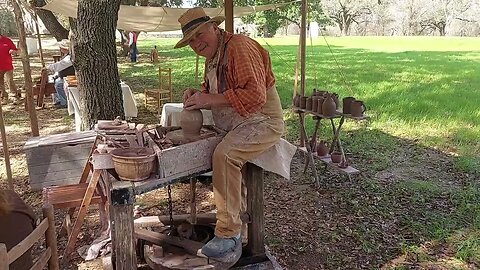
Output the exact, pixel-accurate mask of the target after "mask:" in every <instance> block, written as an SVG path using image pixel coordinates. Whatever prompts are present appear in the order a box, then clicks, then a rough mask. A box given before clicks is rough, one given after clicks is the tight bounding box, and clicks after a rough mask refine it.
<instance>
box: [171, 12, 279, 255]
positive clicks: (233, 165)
mask: <svg viewBox="0 0 480 270" xmlns="http://www.w3.org/2000/svg"><path fill="white" fill-rule="evenodd" d="M224 19H225V18H224V17H223V16H217V17H214V18H210V17H209V16H207V15H206V13H205V11H204V10H203V9H202V8H199V7H198V8H192V9H189V10H188V11H186V12H185V13H184V14H183V15H182V16H181V17H180V18H179V19H178V21H179V22H180V25H181V27H182V32H183V38H182V39H181V40H180V41H179V42H178V43H177V44H176V45H175V48H180V47H184V46H187V45H189V46H190V48H191V49H192V50H193V51H194V52H195V53H196V54H197V55H200V56H203V57H205V76H204V80H205V82H204V83H203V84H202V87H201V89H198V90H197V89H187V90H185V92H184V94H183V101H184V109H185V110H194V109H211V110H212V115H213V121H214V122H215V125H216V126H217V127H219V128H221V129H223V130H225V131H227V134H226V135H225V137H224V138H223V140H222V141H221V142H220V143H219V144H218V145H217V147H216V148H215V151H214V153H213V156H212V164H213V165H212V167H213V174H212V180H213V195H214V199H215V205H216V207H217V215H216V218H217V223H216V226H215V237H214V238H213V239H212V240H210V241H209V242H208V243H207V244H206V245H204V246H203V247H202V249H201V254H203V255H205V256H207V257H210V258H215V259H216V260H220V261H224V262H234V261H236V260H238V258H239V257H240V255H241V249H242V248H241V246H242V245H241V232H242V234H244V233H245V231H246V230H245V226H244V225H242V221H241V220H240V213H241V212H243V211H245V210H246V187H245V183H244V182H243V177H242V168H243V166H244V165H245V164H246V163H247V162H248V161H249V160H252V159H255V158H256V157H258V156H260V155H261V154H262V153H263V152H265V151H266V150H267V149H269V148H270V147H272V146H274V145H275V144H276V143H277V142H278V141H279V140H280V138H281V136H282V134H283V132H284V122H283V112H282V106H281V103H280V98H279V95H278V92H277V90H276V88H275V76H274V74H273V71H272V64H271V61H270V56H269V53H268V51H267V50H265V49H264V48H263V47H262V46H261V45H260V44H258V42H256V41H255V40H253V39H251V38H249V37H247V36H245V35H241V34H232V33H229V32H226V31H224V30H222V29H220V28H219V27H218V25H219V24H220V23H221V22H223V20H224Z"/></svg>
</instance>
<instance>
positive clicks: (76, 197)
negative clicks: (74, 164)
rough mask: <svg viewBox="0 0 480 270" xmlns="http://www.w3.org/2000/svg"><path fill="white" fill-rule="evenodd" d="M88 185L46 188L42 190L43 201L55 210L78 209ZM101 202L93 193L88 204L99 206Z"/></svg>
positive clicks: (97, 195) (98, 196)
mask: <svg viewBox="0 0 480 270" xmlns="http://www.w3.org/2000/svg"><path fill="white" fill-rule="evenodd" d="M87 187H88V183H81V184H75V185H67V186H55V187H46V188H44V189H43V201H44V202H45V203H49V204H52V205H53V207H54V208H55V209H61V208H70V207H78V206H79V205H80V204H81V203H82V200H83V197H84V196H85V192H86V190H87ZM101 201H102V198H101V197H100V195H99V194H98V193H97V192H96V191H95V193H94V194H93V197H92V201H91V203H90V204H99V203H100V202H101Z"/></svg>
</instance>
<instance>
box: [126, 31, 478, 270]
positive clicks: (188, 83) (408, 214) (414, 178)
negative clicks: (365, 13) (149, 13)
mask: <svg viewBox="0 0 480 270" xmlns="http://www.w3.org/2000/svg"><path fill="white" fill-rule="evenodd" d="M176 41H177V39H157V40H153V39H148V40H140V41H139V49H140V53H141V58H142V59H143V60H142V61H141V62H140V63H137V64H130V63H127V64H121V65H119V70H120V73H121V78H122V79H123V80H125V81H127V82H128V83H129V84H130V85H131V86H132V89H134V90H135V91H137V92H141V91H142V89H145V88H151V87H154V86H155V85H156V84H157V80H158V79H157V77H156V74H157V71H156V68H155V66H156V65H161V66H164V67H171V68H172V69H173V74H174V75H173V77H174V78H173V85H174V91H175V99H176V100H177V101H180V97H181V93H182V89H184V88H186V87H192V86H195V85H198V84H195V55H194V54H193V52H192V51H191V50H190V49H189V48H188V47H187V48H183V49H180V50H173V45H174V44H175V42H176ZM258 41H259V42H260V43H261V44H263V45H264V46H265V47H266V48H267V49H268V50H269V51H270V54H271V58H272V63H273V69H274V72H275V75H276V79H277V89H278V91H279V93H280V96H281V100H282V106H283V108H284V115H285V119H286V121H287V124H288V133H287V134H286V137H287V139H289V140H290V141H296V140H298V137H299V135H298V134H299V133H298V123H297V118H296V115H295V114H293V113H292V111H291V110H290V106H291V103H292V96H293V85H294V76H295V65H296V61H297V60H296V59H297V49H298V37H287V38H285V37H282V38H273V39H258ZM326 42H328V44H329V46H330V47H328V46H327V45H326ZM311 43H313V46H312V45H311ZM308 44H309V45H308V47H307V63H306V66H307V73H306V78H307V81H306V91H307V93H311V92H312V89H313V88H321V89H326V90H328V91H332V92H337V93H338V94H339V95H340V97H345V96H354V97H356V98H357V99H361V100H363V101H365V103H366V105H367V107H368V111H367V114H368V115H369V116H370V119H369V120H368V121H367V122H363V123H357V122H352V121H349V122H347V123H346V125H345V129H344V133H343V138H344V139H343V143H344V145H345V146H346V149H348V150H347V151H348V152H350V153H353V154H352V155H355V156H356V157H358V159H356V160H355V165H356V166H357V165H358V166H359V167H360V168H361V169H362V170H364V171H366V173H365V174H364V176H363V178H362V180H361V181H358V182H357V183H355V184H354V185H355V188H337V187H336V186H335V185H334V184H331V183H328V182H327V183H326V184H325V187H324V188H325V189H327V190H329V191H331V190H334V192H335V193H336V194H337V196H338V197H339V198H342V201H343V200H345V201H344V202H345V203H347V205H348V207H347V208H348V209H349V211H347V212H346V213H345V214H348V213H351V212H353V213H357V215H360V216H363V217H366V219H369V218H371V220H372V223H371V224H377V223H378V222H377V221H378V220H396V221H398V223H399V224H401V226H400V227H399V228H397V229H395V230H396V231H394V232H392V233H393V234H395V237H393V238H394V240H395V241H393V240H392V241H393V242H392V243H400V244H398V246H397V247H394V248H393V249H395V248H399V249H401V252H402V253H404V254H406V255H407V256H408V255H412V254H414V255H415V257H416V258H424V257H425V258H427V259H426V260H428V258H430V257H431V256H430V255H428V254H424V253H425V251H424V250H423V248H422V241H427V240H428V241H436V240H438V241H445V242H448V243H450V244H449V246H453V249H454V250H455V252H454V257H455V258H456V259H458V260H461V261H464V262H474V263H477V266H478V265H480V243H479V240H478V235H479V233H480V191H479V188H478V187H479V186H478V179H479V177H480V158H479V157H480V140H479V138H480V106H479V103H480V38H452V37H326V38H325V39H324V38H323V37H320V38H317V39H314V40H313V41H311V40H308ZM153 45H157V47H158V50H159V53H160V57H161V59H162V60H161V63H160V64H156V65H154V64H150V63H146V61H145V59H144V58H148V57H149V52H150V49H151V48H152V47H153ZM200 62H201V63H200V72H201V73H202V70H203V61H202V60H201V61H200ZM200 77H201V76H200ZM307 129H308V130H310V131H312V130H313V121H311V120H309V121H307ZM330 133H331V132H330ZM322 135H324V136H331V134H329V132H328V131H327V130H322ZM419 149H422V151H424V152H425V151H427V150H428V149H430V150H431V149H435V151H437V150H438V151H440V152H438V153H441V154H436V157H434V158H433V157H432V158H429V157H428V155H423V154H422V155H421V154H418V153H419V151H420V150H419ZM424 152H422V153H424ZM440 155H441V156H442V157H441V158H438V156H440ZM403 156H406V157H407V158H408V163H407V162H405V160H404V159H403ZM447 159H448V160H452V164H453V168H451V169H450V168H447V167H445V166H447V165H444V163H443V162H444V160H447ZM398 164H407V165H406V167H409V168H410V167H411V168H412V169H411V170H409V171H408V173H406V174H405V177H404V178H405V181H400V182H395V183H388V184H385V183H380V182H378V181H376V180H375V179H374V176H375V175H376V174H378V173H380V172H383V171H385V170H388V169H391V168H395V166H396V165H398ZM445 164H446V163H445ZM423 168H425V170H430V171H433V172H435V171H438V173H433V174H431V175H428V174H427V175H425V174H422V170H423ZM427 168H428V169H427ZM450 173H451V174H452V175H453V176H452V175H450ZM447 174H448V175H447ZM443 175H445V179H443V178H444V177H443ZM455 175H457V176H458V175H461V176H460V177H457V176H455ZM448 177H451V178H455V179H470V180H469V181H463V180H462V181H463V182H462V183H461V184H460V185H458V183H457V184H455V185H454V184H450V182H448V181H447V180H446V179H447V178H448ZM448 179H450V178H448ZM352 185H353V184H352ZM358 198H366V199H365V200H358ZM372 200H373V201H372ZM363 220H364V219H362V222H363ZM362 222H360V225H359V227H358V228H355V229H354V233H355V234H356V238H357V240H358V243H359V245H361V247H362V249H363V251H364V252H365V253H366V254H369V253H372V254H375V253H377V254H378V253H382V252H385V251H384V250H383V249H382V245H383V242H382V239H379V236H378V235H379V233H380V234H381V233H382V231H383V232H384V233H385V235H384V239H385V237H386V238H388V237H390V236H389V233H390V232H388V230H387V232H385V229H384V228H383V227H382V226H381V225H371V226H367V227H362V226H363V225H362V224H363V223H362ZM380 238H381V237H380ZM332 241H333V240H332ZM384 242H385V241H384ZM333 243H335V241H333ZM392 245H396V244H392ZM399 246H400V247H399ZM333 261H335V260H333ZM340 262H341V260H340ZM340 265H341V263H340ZM327 266H328V265H327ZM331 267H336V265H335V264H333V263H332V265H331ZM462 269H463V268H462Z"/></svg>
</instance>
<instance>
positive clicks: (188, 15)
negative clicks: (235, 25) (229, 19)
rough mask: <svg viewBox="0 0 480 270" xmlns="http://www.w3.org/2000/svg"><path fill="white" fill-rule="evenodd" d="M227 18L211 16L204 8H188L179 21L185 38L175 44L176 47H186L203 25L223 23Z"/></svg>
mask: <svg viewBox="0 0 480 270" xmlns="http://www.w3.org/2000/svg"><path fill="white" fill-rule="evenodd" d="M224 20H225V17H224V16H216V17H213V18H210V17H209V16H207V14H206V13H205V11H204V10H203V8H201V7H196V8H191V9H189V10H187V11H186V12H185V13H183V14H182V16H180V18H178V22H179V23H180V26H181V27H182V32H183V38H182V39H181V40H180V41H179V42H178V43H177V45H175V47H174V48H175V49H177V48H181V47H185V46H187V45H188V43H189V42H190V39H192V37H193V36H194V35H195V33H197V31H198V29H200V27H201V26H203V25H205V24H207V23H210V22H214V23H216V24H217V25H219V24H221V23H222V22H223V21H224Z"/></svg>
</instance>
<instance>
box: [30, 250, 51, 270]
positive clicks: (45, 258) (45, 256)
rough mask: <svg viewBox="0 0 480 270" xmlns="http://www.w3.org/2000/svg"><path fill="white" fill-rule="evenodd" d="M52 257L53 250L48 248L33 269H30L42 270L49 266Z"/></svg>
mask: <svg viewBox="0 0 480 270" xmlns="http://www.w3.org/2000/svg"><path fill="white" fill-rule="evenodd" d="M51 255H52V249H51V248H47V250H45V251H44V252H42V254H41V255H40V257H39V258H38V259H37V260H36V261H35V263H34V264H33V266H32V268H30V270H42V269H43V268H44V267H45V265H46V264H47V262H48V260H49V259H50V256H51Z"/></svg>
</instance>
